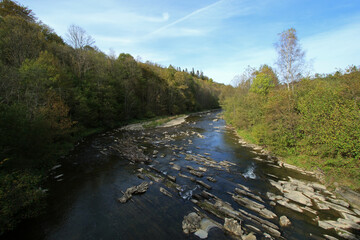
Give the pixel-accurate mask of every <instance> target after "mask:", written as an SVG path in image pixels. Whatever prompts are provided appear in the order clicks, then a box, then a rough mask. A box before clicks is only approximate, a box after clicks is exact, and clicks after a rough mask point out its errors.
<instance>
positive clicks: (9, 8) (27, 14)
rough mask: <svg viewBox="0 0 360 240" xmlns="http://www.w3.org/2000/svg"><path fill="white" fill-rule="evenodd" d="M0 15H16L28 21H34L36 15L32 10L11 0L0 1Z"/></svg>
mask: <svg viewBox="0 0 360 240" xmlns="http://www.w3.org/2000/svg"><path fill="white" fill-rule="evenodd" d="M0 16H2V17H6V16H16V17H20V18H22V19H23V20H25V21H28V22H35V20H36V17H35V14H34V13H33V12H32V10H30V9H28V8H27V7H25V6H22V5H20V4H18V3H16V2H14V1H11V0H2V1H1V2H0Z"/></svg>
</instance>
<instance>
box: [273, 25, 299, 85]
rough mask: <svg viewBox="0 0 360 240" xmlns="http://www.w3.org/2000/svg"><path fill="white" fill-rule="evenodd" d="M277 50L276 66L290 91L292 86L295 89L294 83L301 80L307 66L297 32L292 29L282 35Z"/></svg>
mask: <svg viewBox="0 0 360 240" xmlns="http://www.w3.org/2000/svg"><path fill="white" fill-rule="evenodd" d="M275 48H276V51H277V53H278V59H277V61H276V64H277V65H278V67H279V70H280V74H281V75H282V78H283V81H284V82H285V83H286V84H287V87H288V90H290V85H292V87H293V84H292V83H293V82H294V81H296V80H298V79H299V78H300V76H301V73H302V71H303V68H304V66H305V59H304V57H305V52H304V51H303V50H302V49H301V46H300V44H299V40H298V38H297V36H296V30H295V29H294V28H290V29H288V30H285V31H283V32H282V33H280V34H279V41H278V42H277V43H275Z"/></svg>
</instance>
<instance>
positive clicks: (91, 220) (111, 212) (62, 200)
mask: <svg viewBox="0 0 360 240" xmlns="http://www.w3.org/2000/svg"><path fill="white" fill-rule="evenodd" d="M219 113H220V112H219V111H215V112H206V113H199V114H194V115H191V116H189V117H188V118H187V119H186V122H185V123H183V124H181V125H178V126H175V127H169V128H155V129H148V130H143V131H120V130H113V131H109V132H106V133H103V134H98V135H95V136H91V137H89V138H87V139H85V140H84V141H83V142H82V143H80V144H79V145H78V146H76V148H75V149H74V150H73V151H72V152H71V153H70V154H69V156H67V157H66V158H64V159H62V161H61V165H59V166H57V167H55V169H54V170H53V171H52V172H51V173H50V179H49V182H48V186H47V188H48V189H49V192H48V206H47V209H46V213H45V214H43V215H42V216H40V217H38V218H35V219H31V220H27V221H24V222H23V223H21V224H20V225H19V226H18V228H17V229H16V230H15V231H13V232H11V233H9V234H7V235H5V236H4V237H5V238H6V239H67V240H72V239H74V240H75V239H198V237H197V236H195V235H194V234H192V233H191V234H189V235H187V234H185V233H183V229H182V222H183V219H184V216H186V215H187V214H189V213H190V212H196V211H197V210H198V211H199V212H201V213H202V214H205V215H206V216H207V217H208V218H209V219H211V220H212V221H214V222H217V223H219V224H221V225H223V224H224V219H223V218H222V217H221V216H215V215H214V214H213V213H211V211H209V210H208V209H207V208H206V206H205V207H204V205H203V204H201V203H204V202H209V203H214V202H216V201H217V200H216V199H221V201H222V202H228V203H229V204H230V205H231V207H230V208H233V209H234V211H235V212H237V213H239V215H237V216H239V219H241V220H242V223H241V225H242V228H243V231H244V233H246V234H248V233H251V232H253V233H254V235H255V236H256V238H257V239H270V236H272V238H273V239H279V238H282V239H332V238H331V237H335V238H336V239H342V238H344V239H351V238H352V237H354V236H355V239H356V238H357V234H359V233H360V232H359V229H356V228H357V225H358V224H357V225H356V221H357V220H358V219H360V216H359V215H358V214H359V212H358V211H357V210H356V209H352V208H351V207H349V206H346V203H345V204H344V203H343V204H340V203H342V202H336V200H338V199H336V197H335V196H334V195H333V194H332V193H331V192H328V191H327V190H326V189H322V185H320V184H318V185H316V184H315V185H314V186H313V185H311V183H313V182H316V179H315V178H314V177H311V176H308V175H304V174H301V173H299V172H297V171H295V170H291V169H288V168H284V167H281V166H279V165H277V164H275V163H274V162H271V161H268V160H267V156H266V155H264V154H261V153H260V152H259V151H255V150H254V149H252V148H249V147H246V146H243V145H242V144H241V143H239V139H238V138H237V136H236V135H235V134H234V131H233V130H232V129H230V128H226V126H225V122H224V120H222V119H221V118H219V117H218V114H219ZM122 139H130V140H129V141H131V144H134V145H136V146H137V149H138V151H139V152H140V151H142V153H143V154H145V155H146V156H148V157H149V158H150V159H151V161H152V162H151V163H150V165H149V164H143V163H131V162H129V161H128V160H127V159H125V158H124V157H121V155H119V154H117V153H116V151H114V150H113V146H116V145H117V144H119V143H120V142H121V141H122ZM154 150H155V154H154ZM156 151H158V152H156ZM214 162H215V163H214ZM220 163H221V164H220ZM179 168H180V170H179ZM139 169H143V170H144V171H143V172H142V174H140V175H139V173H140V172H141V170H139ZM191 171H192V173H194V174H198V175H199V176H195V175H193V174H192V173H191ZM179 173H180V175H179ZM201 175H203V176H201ZM167 176H174V177H176V183H173V182H172V181H169V178H167ZM208 177H210V178H209V179H210V180H211V181H210V180H209V179H208ZM141 178H144V179H141ZM173 180H174V179H173ZM144 181H146V182H151V183H152V184H151V185H149V188H148V190H147V191H146V193H143V194H139V195H134V196H133V197H132V198H131V199H130V200H129V201H128V202H126V203H120V202H119V201H118V198H120V197H122V196H123V192H125V191H126V189H127V188H129V187H131V186H135V185H139V184H140V183H142V182H144ZM199 181H201V182H202V183H205V184H206V185H208V186H210V187H211V188H207V187H204V185H202V184H201V183H199ZM215 181H216V182H215ZM299 182H301V184H303V185H301V184H300V183H299ZM288 183H289V184H288ZM289 186H290V188H291V189H292V190H296V188H297V190H298V191H300V190H299V189H300V188H306V190H307V191H310V192H311V194H314V195H311V196H309V198H306V199H310V202H309V204H307V203H306V202H305V203H304V204H301V203H299V202H297V201H298V200H297V199H291V196H288V195H287V194H288V193H287V190H286V189H287V187H289ZM294 186H295V187H294ZM304 186H305V187H304ZM160 187H162V188H164V189H166V190H167V191H168V193H170V194H171V195H172V197H169V196H167V195H164V194H163V193H161V192H160V191H159V189H160ZM236 188H237V189H238V191H235V189H236ZM239 189H240V190H239ZM309 189H310V190H309ZM204 190H205V191H206V192H208V193H210V194H211V195H214V196H216V197H215V198H213V197H210V198H208V199H207V200H206V198H202V197H201V196H204V194H203V195H201V193H202V192H203V191H204ZM249 194H250V195H251V194H252V195H253V197H251V196H250V195H249ZM241 195H246V196H242V197H246V198H245V199H247V200H248V199H250V200H251V201H250V204H248V202H245V203H244V202H241V201H242V200H239V201H235V199H236V196H241ZM286 196H287V198H286ZM289 198H290V200H289ZM314 198H315V199H314ZM334 199H335V200H334ZM284 200H285V201H284ZM321 200H323V201H321ZM333 200H334V201H333ZM339 201H342V200H339ZM319 202H321V203H324V204H322V205H321V203H320V205H319V204H318V205H317V204H316V203H319ZM253 203H255V205H259V204H260V205H261V206H262V207H260V208H262V209H263V210H264V209H265V210H269V212H270V213H269V212H268V211H267V212H265V215H263V214H261V213H260V212H259V211H258V210H256V209H254V208H253V207H252V204H253ZM286 203H291V204H292V205H291V206H293V209H291V208H289V206H288V205H287V204H286ZM327 203H328V204H327ZM306 204H307V205H306ZM335 204H336V206H334V205H335ZM325 205H326V206H330V207H326V206H325ZM343 205H345V206H343ZM294 206H295V207H294ZM337 206H340V207H342V208H346V209H347V210H348V211H349V213H347V215H344V213H343V211H347V210H343V209H341V208H339V209H340V210H339V209H337V210H336V208H337ZM201 207H204V209H202V208H201ZM196 209H197V210H196ZM240 213H241V214H240ZM272 213H274V214H275V217H271V214H272ZM247 214H250V215H247ZM269 214H270V215H269ZM254 215H255V216H256V217H255V218H254V217H251V216H254ZM283 215H284V216H287V218H288V219H289V220H290V221H291V225H290V226H287V227H282V226H280V225H279V218H280V216H283ZM349 215H350V218H352V217H353V219H352V220H351V221H352V223H354V224H355V225H353V226H352V227H348V226H345V227H341V226H340V228H337V231H336V230H335V227H329V225H326V224H330V226H332V225H334V224H335V225H336V221H337V222H339V221H338V219H339V218H340V219H348V218H349ZM241 216H242V217H241ZM267 216H270V217H267ZM257 218H260V220H259V219H257ZM262 220H264V221H265V223H264V222H261V221H262ZM319 220H320V221H324V222H321V224H320V223H319ZM259 221H260V222H259ZM326 221H328V222H326ZM349 221H350V220H349ZM345 222H346V221H345ZM270 223H272V225H271V224H270ZM340 223H341V221H340ZM324 224H325V225H324ZM270 225H271V226H273V225H275V226H273V228H271V229H269V226H270ZM319 225H322V227H319ZM274 229H275V230H276V231H277V232H279V233H280V234H281V236H278V235H277V233H276V232H275V233H274V231H273V230H274ZM343 232H345V234H344V233H343ZM264 233H265V234H264ZM231 236H232V235H231V234H229V233H227V232H226V231H224V230H223V229H220V228H216V227H215V228H212V229H210V230H209V232H208V239H231ZM335 238H333V239H335Z"/></svg>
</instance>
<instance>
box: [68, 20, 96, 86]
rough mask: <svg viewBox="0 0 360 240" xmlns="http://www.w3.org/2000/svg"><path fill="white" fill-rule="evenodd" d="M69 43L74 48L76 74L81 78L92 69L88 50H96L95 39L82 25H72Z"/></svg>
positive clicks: (69, 30)
mask: <svg viewBox="0 0 360 240" xmlns="http://www.w3.org/2000/svg"><path fill="white" fill-rule="evenodd" d="M67 43H68V44H69V45H70V46H72V47H73V48H74V52H73V67H74V71H75V73H76V76H77V77H78V78H79V79H81V78H83V77H84V75H85V73H86V72H87V71H88V70H89V69H90V66H89V64H90V61H89V54H88V52H89V51H92V50H94V43H95V40H94V39H93V38H92V37H91V36H90V35H88V34H87V33H86V31H85V30H84V29H82V28H81V27H79V26H76V25H71V26H70V27H69V28H68V33H67Z"/></svg>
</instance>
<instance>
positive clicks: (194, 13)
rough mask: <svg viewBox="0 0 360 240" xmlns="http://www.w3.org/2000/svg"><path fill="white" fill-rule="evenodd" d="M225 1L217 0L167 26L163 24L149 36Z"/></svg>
mask: <svg viewBox="0 0 360 240" xmlns="http://www.w3.org/2000/svg"><path fill="white" fill-rule="evenodd" d="M224 1H225V0H220V1H217V2H215V3H212V4H210V5H208V6H206V7H203V8H200V9H197V10H195V11H193V12H191V13H190V14H188V15H186V16H184V17H182V18H179V19H178V20H176V21H174V22H172V23H169V24H167V25H165V26H163V27H161V28H158V29H156V30H155V31H153V32H151V33H150V34H148V36H149V37H150V36H155V35H157V34H159V33H161V32H162V31H164V30H166V29H168V28H170V27H173V26H175V25H177V24H179V23H181V22H183V21H185V20H187V19H189V18H191V17H193V16H195V15H197V14H199V13H202V12H205V11H207V10H209V9H211V8H213V7H215V6H217V5H219V4H220V3H222V2H224Z"/></svg>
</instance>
